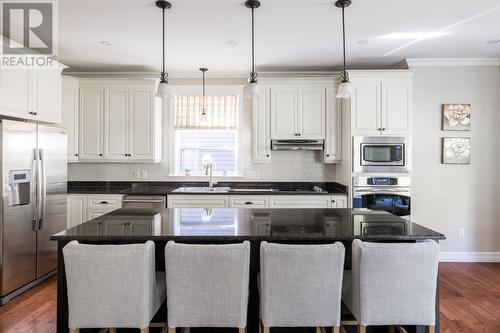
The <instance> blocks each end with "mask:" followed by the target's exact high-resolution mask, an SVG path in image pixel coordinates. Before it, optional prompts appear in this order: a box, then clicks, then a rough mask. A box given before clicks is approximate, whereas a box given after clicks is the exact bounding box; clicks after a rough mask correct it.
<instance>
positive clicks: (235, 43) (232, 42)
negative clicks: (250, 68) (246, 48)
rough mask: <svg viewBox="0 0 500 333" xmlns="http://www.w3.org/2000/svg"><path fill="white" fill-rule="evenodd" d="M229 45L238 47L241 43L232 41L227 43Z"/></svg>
mask: <svg viewBox="0 0 500 333" xmlns="http://www.w3.org/2000/svg"><path fill="white" fill-rule="evenodd" d="M227 44H228V45H231V46H235V45H238V44H239V42H238V41H237V40H234V39H230V40H228V41H227Z"/></svg>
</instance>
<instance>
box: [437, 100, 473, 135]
mask: <svg viewBox="0 0 500 333" xmlns="http://www.w3.org/2000/svg"><path fill="white" fill-rule="evenodd" d="M470 111H471V105H470V104H443V115H442V129H443V131H469V130H470Z"/></svg>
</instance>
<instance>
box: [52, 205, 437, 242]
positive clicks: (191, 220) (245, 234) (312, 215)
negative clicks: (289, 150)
mask: <svg viewBox="0 0 500 333" xmlns="http://www.w3.org/2000/svg"><path fill="white" fill-rule="evenodd" d="M355 238H359V239H362V240H372V241H418V240H423V239H434V240H440V239H445V236H444V235H443V234H441V233H439V232H436V231H433V230H430V229H428V228H425V227H423V226H421V225H419V224H416V223H413V222H409V221H407V220H405V219H402V218H400V217H397V216H395V215H392V214H390V213H386V212H382V211H370V210H356V209H233V208H212V209H210V208H174V209H167V208H161V209H134V208H121V209H117V210H115V211H113V212H111V213H109V214H106V215H103V216H101V217H98V218H96V219H93V220H91V221H88V222H86V223H83V224H81V225H79V226H76V227H73V228H71V229H68V230H66V231H62V232H60V233H58V234H56V235H54V236H52V238H51V239H52V240H58V241H59V240H60V241H69V240H79V241H89V242H90V241H125V242H128V241H137V242H143V241H146V240H177V241H241V240H269V241H334V240H344V241H349V240H353V239H355Z"/></svg>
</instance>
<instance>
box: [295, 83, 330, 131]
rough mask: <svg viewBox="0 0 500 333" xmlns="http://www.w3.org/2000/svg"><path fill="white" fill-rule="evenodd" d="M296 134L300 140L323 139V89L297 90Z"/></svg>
mask: <svg viewBox="0 0 500 333" xmlns="http://www.w3.org/2000/svg"><path fill="white" fill-rule="evenodd" d="M297 127H298V134H299V138H300V139H311V140H322V139H324V138H325V88H324V87H318V88H301V89H299V108H298V126H297Z"/></svg>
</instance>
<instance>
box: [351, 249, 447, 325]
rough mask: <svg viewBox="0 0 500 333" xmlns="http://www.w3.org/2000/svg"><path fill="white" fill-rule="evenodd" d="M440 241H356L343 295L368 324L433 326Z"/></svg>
mask: <svg viewBox="0 0 500 333" xmlns="http://www.w3.org/2000/svg"><path fill="white" fill-rule="evenodd" d="M438 259H439V246H438V244H437V243H436V242H434V241H432V240H427V241H425V242H422V243H410V244H409V243H385V244H384V243H367V242H362V241H360V240H358V239H357V240H354V241H353V243H352V271H346V272H345V273H344V288H343V290H342V299H343V301H344V303H345V304H346V305H347V307H348V308H349V310H351V312H352V314H353V315H354V317H355V318H356V320H357V324H358V332H360V333H364V332H366V326H372V325H373V326H378V325H384V326H386V325H387V326H390V327H389V329H390V331H391V332H393V331H394V327H395V326H402V325H418V326H425V327H426V330H427V332H434V325H435V315H436V311H435V309H436V284H437V274H438Z"/></svg>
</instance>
